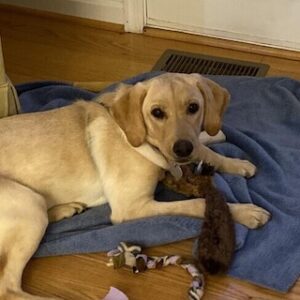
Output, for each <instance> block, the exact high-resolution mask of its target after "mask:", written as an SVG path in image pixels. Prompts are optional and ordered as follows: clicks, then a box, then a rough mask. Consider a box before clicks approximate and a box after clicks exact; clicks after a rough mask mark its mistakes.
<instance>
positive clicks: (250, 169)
mask: <svg viewBox="0 0 300 300" xmlns="http://www.w3.org/2000/svg"><path fill="white" fill-rule="evenodd" d="M238 165H239V171H240V172H239V175H242V176H244V177H247V178H249V177H252V176H254V175H255V173H256V167H255V166H254V164H252V163H251V162H250V161H248V160H240V159H239V160H238Z"/></svg>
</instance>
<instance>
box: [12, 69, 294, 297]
mask: <svg viewBox="0 0 300 300" xmlns="http://www.w3.org/2000/svg"><path fill="white" fill-rule="evenodd" d="M155 75H157V73H147V74H142V75H139V76H137V77H135V78H131V79H129V80H127V81H126V82H128V83H135V82H138V81H142V80H144V79H147V78H149V77H152V76H155ZM212 79H213V80H215V81H216V82H218V83H220V84H221V85H223V86H224V87H226V88H227V89H228V90H229V91H230V93H231V95H232V99H231V103H230V106H229V108H228V110H227V112H226V114H225V119H224V126H223V131H224V132H225V134H226V136H227V142H225V143H221V144H218V145H214V146H213V148H214V150H216V151H217V152H219V153H222V154H225V155H227V156H232V157H240V158H243V159H250V160H251V161H252V162H254V163H255V164H256V166H257V167H258V173H257V175H256V176H255V177H253V178H251V179H249V180H246V179H244V178H241V177H238V176H232V175H227V174H217V175H215V182H216V184H217V186H218V188H219V189H221V190H222V191H223V192H224V194H225V195H226V197H227V199H228V200H229V201H230V202H252V203H255V204H257V205H260V206H262V207H264V208H265V209H267V210H268V211H270V212H271V213H272V216H273V217H272V220H271V221H270V222H269V223H268V224H267V225H265V226H264V227H263V228H261V229H258V230H247V229H246V228H245V227H243V226H241V225H236V232H237V251H236V254H235V259H234V262H233V264H232V266H231V269H230V272H229V273H230V275H232V276H234V277H237V278H241V279H245V280H247V281H251V282H253V283H256V284H259V285H262V286H265V287H268V288H272V289H275V290H278V291H283V292H286V291H288V289H289V288H290V287H291V286H292V285H293V283H294V282H295V281H296V280H297V278H298V276H299V273H300V172H299V170H298V167H300V138H299V135H300V82H298V81H294V80H291V79H287V78H245V77H218V76H216V77H212ZM114 88H115V86H111V87H110V88H108V89H106V91H109V90H112V89H114ZM17 90H18V93H19V95H20V100H21V105H22V108H23V111H24V112H29V111H40V110H46V109H51V108H54V107H59V106H63V105H67V104H70V103H72V102H73V101H74V99H76V98H79V97H80V98H83V99H86V100H91V99H92V98H93V97H94V96H95V95H94V94H93V93H90V92H87V91H84V90H80V89H78V88H74V87H72V86H69V85H67V84H64V83H60V82H36V83H32V84H24V85H19V86H18V87H17ZM171 194H172V195H171ZM156 198H157V199H159V200H160V201H163V200H165V199H167V198H169V199H170V198H173V199H182V196H181V195H178V194H175V193H172V192H171V191H168V190H167V189H166V188H165V187H164V186H162V185H158V187H157V190H156ZM109 214H110V208H109V206H108V205H103V206H100V207H96V208H93V209H89V210H87V211H86V212H85V213H83V214H81V215H78V216H75V217H73V218H72V219H69V220H63V221H61V222H58V223H55V224H51V225H49V227H48V230H47V233H46V235H45V237H44V239H43V241H42V243H41V245H40V247H39V249H38V251H37V253H36V256H37V257H40V256H50V255H61V254H71V253H86V252H97V251H107V250H110V249H112V248H115V247H116V245H117V244H118V243H119V242H120V241H129V242H132V243H137V244H141V245H143V246H146V247H147V246H153V245H159V244H166V243H170V242H173V241H178V240H182V239H187V238H191V237H195V236H197V235H198V234H199V231H200V228H201V224H202V223H201V220H199V219H196V218H189V217H180V216H163V217H153V218H147V219H143V220H137V221H131V222H127V223H124V224H120V225H114V226H113V225H112V224H111V223H110V220H109Z"/></svg>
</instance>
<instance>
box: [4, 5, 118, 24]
mask: <svg viewBox="0 0 300 300" xmlns="http://www.w3.org/2000/svg"><path fill="white" fill-rule="evenodd" d="M0 4H8V5H17V6H21V7H27V8H31V9H38V10H43V11H48V12H54V13H60V14H64V15H69V16H77V17H81V18H87V19H93V20H98V21H104V22H110V23H116V24H124V5H123V0H51V1H40V0H26V1H25V0H0Z"/></svg>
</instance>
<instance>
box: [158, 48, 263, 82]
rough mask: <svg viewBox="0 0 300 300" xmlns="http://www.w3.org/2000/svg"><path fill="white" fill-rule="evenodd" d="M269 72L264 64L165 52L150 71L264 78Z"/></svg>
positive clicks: (173, 51) (178, 52) (170, 51)
mask: <svg viewBox="0 0 300 300" xmlns="http://www.w3.org/2000/svg"><path fill="white" fill-rule="evenodd" d="M268 70H269V66H268V65H265V64H257V63H253V62H247V61H239V60H233V59H227V58H221V57H216V56H207V55H200V54H194V53H188V52H181V51H176V50H167V51H166V52H164V53H163V55H162V56H161V57H160V58H159V60H158V61H157V63H156V64H155V66H154V67H153V69H152V71H166V72H174V73H199V74H204V75H205V74H206V75H232V76H254V77H264V76H265V75H266V74H267V72H268Z"/></svg>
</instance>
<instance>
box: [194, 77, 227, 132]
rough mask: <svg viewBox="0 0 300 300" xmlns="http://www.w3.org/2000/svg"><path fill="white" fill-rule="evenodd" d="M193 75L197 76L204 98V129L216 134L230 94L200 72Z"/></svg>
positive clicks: (219, 128)
mask: <svg viewBox="0 0 300 300" xmlns="http://www.w3.org/2000/svg"><path fill="white" fill-rule="evenodd" d="M193 75H194V76H196V77H197V86H198V88H199V90H200V91H201V93H202V95H203V98H204V120H203V129H204V130H205V131H206V132H207V133H208V134H209V135H211V136H214V135H216V134H217V133H218V132H219V131H220V130H221V126H222V117H223V113H224V111H225V108H226V106H227V104H228V102H229V99H230V94H229V92H228V91H227V90H226V89H224V88H223V87H221V86H220V85H219V84H217V83H216V82H214V81H212V80H210V79H208V78H205V77H202V76H201V75H199V74H193Z"/></svg>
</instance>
